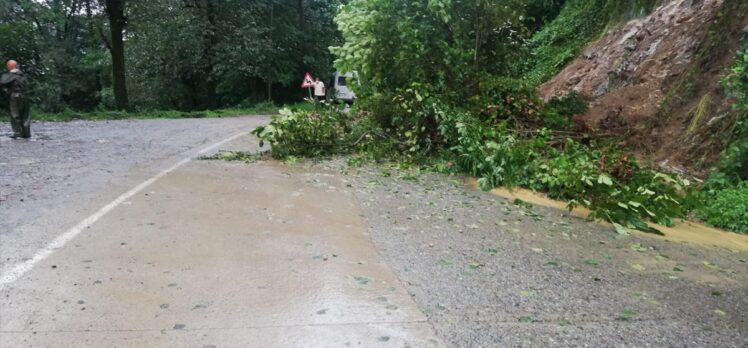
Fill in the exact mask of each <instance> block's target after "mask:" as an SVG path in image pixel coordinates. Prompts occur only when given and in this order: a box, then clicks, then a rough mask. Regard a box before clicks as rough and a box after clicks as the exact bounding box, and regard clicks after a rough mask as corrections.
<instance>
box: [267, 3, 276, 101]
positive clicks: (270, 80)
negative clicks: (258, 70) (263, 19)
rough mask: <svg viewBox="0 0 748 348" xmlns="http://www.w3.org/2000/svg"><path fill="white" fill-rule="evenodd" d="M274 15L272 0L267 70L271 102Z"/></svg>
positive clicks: (271, 99) (270, 99)
mask: <svg viewBox="0 0 748 348" xmlns="http://www.w3.org/2000/svg"><path fill="white" fill-rule="evenodd" d="M274 16H275V0H271V1H270V31H269V34H270V47H271V49H270V59H268V71H267V74H268V80H267V83H268V86H267V87H268V101H269V102H272V101H273V51H274V48H272V47H273V20H274V18H273V17H274Z"/></svg>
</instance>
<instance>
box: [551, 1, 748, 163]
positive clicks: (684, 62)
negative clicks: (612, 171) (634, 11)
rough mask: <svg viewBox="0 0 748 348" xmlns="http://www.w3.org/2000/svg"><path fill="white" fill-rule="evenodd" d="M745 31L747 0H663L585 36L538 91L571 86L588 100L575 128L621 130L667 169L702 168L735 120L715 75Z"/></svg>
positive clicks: (747, 27)
mask: <svg viewBox="0 0 748 348" xmlns="http://www.w3.org/2000/svg"><path fill="white" fill-rule="evenodd" d="M746 37H748V2H744V1H742V0H670V1H667V0H666V1H663V4H662V5H661V6H659V7H658V8H657V9H655V10H654V11H653V12H652V13H651V14H650V15H649V16H647V17H646V18H640V19H635V20H632V21H629V22H627V23H625V24H623V25H621V26H619V27H617V28H616V29H612V30H610V31H608V32H607V33H606V35H605V36H603V37H602V38H601V39H600V40H598V41H596V42H592V43H590V44H589V45H588V46H587V47H586V48H585V50H584V51H583V52H582V54H581V55H580V57H579V58H577V59H575V60H574V61H572V62H571V63H570V64H569V65H568V66H567V67H566V68H565V69H564V70H563V71H561V73H559V74H558V75H557V76H556V77H555V78H553V79H552V80H550V81H548V82H547V83H545V84H543V85H542V86H541V87H540V93H541V95H542V96H543V98H545V99H549V98H551V97H553V96H562V95H565V94H568V93H569V92H571V91H577V92H579V93H581V94H583V95H585V96H586V97H588V98H589V99H590V100H591V103H590V108H589V111H588V112H587V113H586V114H584V115H579V116H577V117H576V119H575V123H576V124H577V125H578V126H579V127H580V128H583V129H584V130H586V131H590V132H605V133H613V134H617V135H621V136H623V139H624V142H623V145H625V146H627V147H629V148H631V149H632V150H634V151H635V152H636V153H637V154H639V155H641V156H642V157H645V158H649V159H652V160H654V161H655V162H656V163H657V164H659V165H660V166H663V167H666V168H668V169H671V170H676V171H689V172H691V173H696V174H698V173H703V172H704V170H706V169H707V168H708V167H709V166H710V165H712V164H714V162H715V161H716V160H717V159H718V158H719V153H720V151H721V150H722V149H723V148H724V147H725V146H726V144H725V139H726V138H727V137H726V136H725V134H726V133H727V132H729V129H730V128H731V126H732V124H733V123H734V121H735V117H736V115H735V113H734V112H732V110H731V108H730V104H731V103H730V100H729V98H727V97H726V96H725V93H724V91H723V90H722V89H721V87H720V84H719V81H720V78H721V77H722V76H724V75H725V73H726V72H727V71H728V69H729V67H730V65H731V63H732V62H733V61H734V56H735V50H736V49H737V48H738V47H739V45H740V42H741V41H743V40H745V38H746Z"/></svg>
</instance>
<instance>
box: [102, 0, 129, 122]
mask: <svg viewBox="0 0 748 348" xmlns="http://www.w3.org/2000/svg"><path fill="white" fill-rule="evenodd" d="M104 4H105V6H106V12H107V15H108V16H109V28H110V29H111V36H112V40H111V41H110V43H111V49H110V50H109V52H111V54H112V84H113V89H114V103H115V104H116V107H117V110H127V109H128V108H129V106H130V105H129V104H130V103H129V100H128V98H127V81H126V77H125V42H124V40H123V31H124V30H125V25H126V24H127V20H126V19H125V0H106V2H105V3H104Z"/></svg>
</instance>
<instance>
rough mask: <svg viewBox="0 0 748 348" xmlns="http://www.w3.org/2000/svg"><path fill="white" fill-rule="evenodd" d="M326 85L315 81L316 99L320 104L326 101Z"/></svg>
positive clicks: (317, 80)
mask: <svg viewBox="0 0 748 348" xmlns="http://www.w3.org/2000/svg"><path fill="white" fill-rule="evenodd" d="M325 93H326V91H325V83H324V82H322V81H320V80H319V77H318V78H317V79H316V80H315V81H314V99H315V100H316V101H317V102H318V103H319V102H323V101H324V100H325Z"/></svg>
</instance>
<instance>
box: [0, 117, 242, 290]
mask: <svg viewBox="0 0 748 348" xmlns="http://www.w3.org/2000/svg"><path fill="white" fill-rule="evenodd" d="M246 134H247V132H242V133H239V134H236V135H234V136H232V137H230V138H227V139H224V140H222V141H219V142H217V143H215V144H213V145H210V146H208V147H206V148H204V149H202V150H200V151H198V152H197V153H196V154H195V155H192V156H190V157H187V158H185V159H183V160H181V161H179V162H178V163H177V164H175V165H173V166H171V167H169V168H168V169H165V170H163V171H162V172H160V173H158V174H156V175H155V176H153V177H151V178H150V179H148V180H146V181H144V182H142V183H141V184H140V185H138V186H135V187H133V188H132V189H131V190H130V191H127V192H125V193H123V194H122V195H121V196H119V197H117V198H116V199H115V200H113V201H112V202H110V203H109V204H107V205H105V206H104V207H103V208H101V209H99V210H98V211H97V212H95V213H94V214H93V215H91V216H89V217H87V218H86V219H84V220H83V221H81V222H79V223H78V224H77V225H75V226H74V227H73V228H71V229H69V230H67V232H65V233H63V234H62V235H60V236H58V237H57V238H55V240H53V241H52V242H51V243H49V244H47V246H45V247H44V248H42V249H40V250H39V251H37V252H36V254H34V257H32V258H31V259H29V260H26V261H24V262H21V263H18V264H16V265H15V266H13V267H12V269H11V270H10V271H9V272H7V273H5V274H3V275H2V277H0V290H2V289H3V288H4V287H5V286H6V285H8V284H11V283H13V282H15V281H17V280H18V279H20V278H21V277H23V275H24V274H26V273H27V272H28V271H30V270H31V269H32V268H34V266H35V265H36V264H37V263H39V262H41V261H43V260H44V259H46V258H48V257H49V256H50V255H52V253H54V252H55V251H56V250H57V249H60V248H62V247H64V246H65V245H66V244H67V243H68V242H70V241H71V240H73V239H74V238H75V237H77V236H78V235H79V234H80V233H81V232H83V230H85V229H86V228H88V227H90V226H91V225H93V224H94V223H96V221H98V220H99V219H101V218H102V217H104V215H106V214H107V213H109V212H110V211H112V210H114V208H116V207H117V206H119V205H120V204H122V203H123V202H125V201H126V200H128V199H129V198H131V197H132V196H135V195H136V194H138V192H140V191H142V190H143V189H145V188H146V187H148V186H150V185H151V184H153V183H154V182H156V181H157V180H158V179H161V178H162V177H164V176H165V175H167V174H169V173H171V172H173V171H174V170H176V169H177V168H179V167H181V166H183V165H185V164H187V163H189V162H190V161H192V158H193V157H194V156H199V155H202V154H205V153H206V152H208V151H211V150H213V149H215V148H217V147H219V146H221V145H223V144H225V143H228V142H229V141H232V140H234V139H236V138H239V137H240V136H242V135H246Z"/></svg>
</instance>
